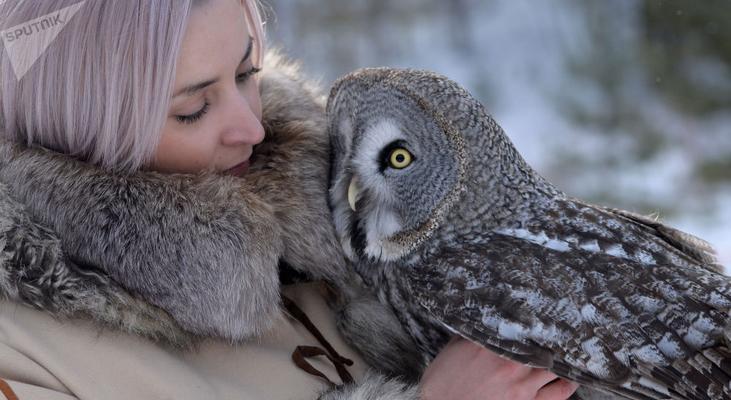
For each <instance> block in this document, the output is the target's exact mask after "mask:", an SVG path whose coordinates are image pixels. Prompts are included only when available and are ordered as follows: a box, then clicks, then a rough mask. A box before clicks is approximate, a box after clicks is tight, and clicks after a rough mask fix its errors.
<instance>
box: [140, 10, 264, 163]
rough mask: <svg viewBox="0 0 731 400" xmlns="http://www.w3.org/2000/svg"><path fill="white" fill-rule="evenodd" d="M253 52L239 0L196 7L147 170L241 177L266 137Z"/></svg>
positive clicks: (189, 23)
mask: <svg viewBox="0 0 731 400" xmlns="http://www.w3.org/2000/svg"><path fill="white" fill-rule="evenodd" d="M251 48H252V41H251V38H250V36H249V33H248V30H247V26H246V19H245V16H244V9H243V6H242V5H241V2H240V0H212V1H208V2H206V3H205V4H203V5H200V6H196V7H194V8H193V10H192V12H191V15H190V20H189V22H188V27H187V31H186V32H185V36H184V39H183V44H182V48H181V51H180V55H179V58H178V64H177V71H176V74H175V85H174V88H173V98H172V100H171V106H170V111H169V114H168V118H167V120H166V122H165V126H164V127H163V132H162V139H161V141H160V145H159V146H158V148H157V150H156V152H155V159H154V161H153V163H152V169H154V170H157V171H163V172H199V171H202V170H213V171H218V172H228V173H234V174H237V175H240V174H242V173H244V172H245V169H246V167H247V165H248V164H247V163H248V160H249V157H250V156H251V151H252V148H253V146H254V145H255V144H257V143H259V142H261V141H262V139H263V138H264V128H263V127H262V125H261V100H260V98H259V90H258V86H257V82H256V79H255V78H254V76H253V75H254V73H256V71H257V70H256V69H254V67H253V64H252V60H251V53H252V51H251ZM242 163H243V164H242ZM233 167H236V168H234V169H233V170H231V169H232V168H233Z"/></svg>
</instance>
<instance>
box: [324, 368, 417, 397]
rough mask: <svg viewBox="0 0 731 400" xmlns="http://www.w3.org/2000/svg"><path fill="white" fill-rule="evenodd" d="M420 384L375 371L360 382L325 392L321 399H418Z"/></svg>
mask: <svg viewBox="0 0 731 400" xmlns="http://www.w3.org/2000/svg"><path fill="white" fill-rule="evenodd" d="M418 399H419V389H418V386H416V385H412V384H406V383H403V382H401V381H399V380H396V379H387V378H385V377H384V376H382V375H378V374H375V373H369V374H367V375H366V376H365V377H364V379H363V380H362V381H361V382H360V383H356V384H351V385H345V386H341V387H338V388H335V389H332V390H330V391H327V392H325V393H323V394H322V395H321V396H320V397H319V400H418Z"/></svg>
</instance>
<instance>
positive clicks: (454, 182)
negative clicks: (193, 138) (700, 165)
mask: <svg viewBox="0 0 731 400" xmlns="http://www.w3.org/2000/svg"><path fill="white" fill-rule="evenodd" d="M328 113H329V118H330V119H329V128H330V134H331V141H332V143H333V160H332V167H331V168H332V171H331V191H330V194H331V205H332V207H333V212H334V216H335V225H336V228H337V230H338V234H339V237H340V242H341V245H342V246H343V248H344V249H345V252H346V254H348V256H349V257H350V258H351V259H352V260H353V261H354V264H355V267H356V269H357V271H358V272H359V273H360V274H361V275H362V276H363V278H364V280H365V281H366V282H368V283H369V284H371V285H373V286H374V287H375V288H377V289H378V290H379V291H380V293H381V300H382V301H385V302H388V303H389V304H391V305H392V307H393V308H394V309H395V310H396V311H397V313H398V314H399V318H400V320H401V323H402V324H403V325H404V326H405V327H406V328H407V330H409V332H410V333H411V334H412V336H413V337H414V339H415V341H416V342H417V343H418V345H419V347H420V348H421V350H422V352H423V354H425V356H426V357H427V358H431V357H433V356H434V355H436V354H437V352H438V351H439V349H440V348H441V346H443V345H444V344H445V343H446V341H447V340H448V338H449V337H450V336H451V335H452V334H457V335H461V336H464V337H466V338H468V339H470V340H473V341H475V342H478V343H480V344H482V345H484V346H485V347H487V348H489V349H491V350H493V351H496V352H498V353H500V354H502V355H504V356H507V357H509V358H511V359H514V360H517V361H520V362H523V363H526V364H530V365H533V366H537V367H544V368H548V369H551V370H552V371H554V372H555V373H556V374H558V375H560V376H563V377H566V378H568V379H572V380H574V381H577V382H579V383H581V384H583V385H586V386H587V387H590V388H594V389H598V390H601V391H604V392H609V393H612V394H614V395H617V396H621V397H625V398H631V399H722V398H731V386H730V381H731V358H730V357H729V355H731V350H729V347H728V344H727V342H726V339H725V335H727V334H728V332H727V331H728V329H727V325H728V321H729V317H728V315H729V310H731V281H729V278H728V277H726V276H724V275H722V274H721V273H720V268H719V265H718V263H717V261H716V260H715V257H714V255H713V249H712V248H711V246H710V245H708V244H707V243H706V242H704V241H702V240H701V239H698V238H695V237H694V236H692V235H689V234H687V233H684V232H681V231H679V230H677V229H674V228H671V227H668V226H666V225H663V224H662V223H660V222H659V221H656V220H654V219H651V218H648V217H644V216H641V215H637V214H633V213H630V212H627V211H623V210H617V209H610V208H605V207H600V206H596V205H592V204H588V203H586V202H583V201H581V200H579V199H575V198H572V197H570V196H567V195H566V194H564V193H563V192H561V191H560V190H558V189H557V188H555V187H554V186H553V185H552V184H551V183H550V182H548V181H547V180H545V179H544V178H542V177H541V176H540V175H538V174H537V173H536V172H535V171H533V170H532V169H531V168H530V167H529V166H528V164H527V163H526V162H525V161H524V160H523V159H522V157H521V156H520V155H519V154H518V152H517V151H516V150H515V148H514V147H513V145H512V144H511V143H510V140H509V139H508V138H507V136H506V135H505V134H504V133H503V132H502V129H501V128H500V127H499V126H498V125H497V123H495V121H494V120H493V119H492V118H491V117H490V116H489V115H488V114H487V112H486V111H485V109H484V107H483V106H482V105H481V104H480V103H479V102H478V101H476V100H475V99H474V98H473V97H472V96H471V95H470V94H469V93H467V92H466V91H465V90H464V89H462V88H461V87H459V85H457V84H456V83H454V82H452V81H450V80H449V79H447V78H445V77H442V76H439V75H437V74H432V73H429V72H423V71H413V70H392V69H367V70H362V71H359V72H356V73H353V74H350V75H348V76H346V77H344V78H342V79H341V80H339V81H338V83H336V85H335V87H334V88H333V90H332V92H331V95H330V99H329V102H328ZM394 146H395V147H397V148H399V149H405V151H406V152H407V153H408V154H409V155H410V158H409V159H408V160H409V163H408V165H406V166H405V167H404V166H403V165H398V166H395V165H394V164H392V163H389V160H388V158H387V157H385V158H384V152H385V153H388V149H391V148H394ZM348 195H350V197H351V198H352V199H354V201H351V202H350V203H349V201H348ZM351 203H352V206H351Z"/></svg>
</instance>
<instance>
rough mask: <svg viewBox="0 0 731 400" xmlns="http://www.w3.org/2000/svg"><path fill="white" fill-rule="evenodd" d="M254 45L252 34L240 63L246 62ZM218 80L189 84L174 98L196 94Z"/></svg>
mask: <svg viewBox="0 0 731 400" xmlns="http://www.w3.org/2000/svg"><path fill="white" fill-rule="evenodd" d="M253 45H254V38H252V37H251V36H249V43H248V44H247V45H246V51H245V52H244V57H243V58H242V59H241V62H240V63H239V65H241V64H243V63H245V62H246V60H248V59H249V57H250V56H251V50H252V48H253V47H254V46H253ZM216 82H218V78H215V79H208V80H205V81H202V82H198V83H194V84H192V85H188V86H186V87H184V88H182V89H180V90H178V91H177V92H176V93H175V94H174V95H173V98H175V97H178V96H190V95H192V94H195V93H197V92H199V91H201V90H203V89H205V88H207V87H208V86H210V85H212V84H214V83H216Z"/></svg>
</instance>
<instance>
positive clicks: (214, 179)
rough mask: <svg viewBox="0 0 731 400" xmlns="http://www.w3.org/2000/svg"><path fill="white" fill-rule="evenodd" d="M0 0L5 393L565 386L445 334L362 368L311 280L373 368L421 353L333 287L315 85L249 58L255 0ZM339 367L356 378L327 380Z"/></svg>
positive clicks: (300, 392) (257, 44) (453, 394)
mask: <svg viewBox="0 0 731 400" xmlns="http://www.w3.org/2000/svg"><path fill="white" fill-rule="evenodd" d="M0 9H1V10H2V14H0V15H1V16H2V21H0V22H1V23H2V29H3V30H4V31H3V35H4V37H3V39H4V42H5V45H6V46H5V49H4V52H3V54H2V59H1V60H0V77H1V79H2V90H1V91H0V93H1V94H0V107H1V109H2V112H1V113H0V134H1V135H2V138H3V139H5V140H7V141H6V142H3V144H2V146H0V182H1V183H0V243H2V244H3V245H2V246H0V249H1V250H2V252H0V294H2V296H3V297H5V298H6V299H7V300H5V301H2V302H0V378H3V379H2V380H0V393H3V394H4V395H5V397H7V398H13V396H16V397H17V398H19V399H21V400H25V399H36V398H48V399H73V398H79V399H114V398H176V399H177V398H181V399H183V398H216V399H218V398H232V399H233V398H236V399H241V398H252V399H259V398H266V399H277V398H301V399H312V398H317V397H318V396H321V398H326V399H356V398H357V399H364V398H367V399H373V400H377V399H416V398H423V399H441V398H450V399H471V398H495V399H500V398H510V399H533V398H538V399H565V398H567V397H568V396H569V395H570V394H571V393H573V391H574V390H575V386H574V385H573V384H570V383H568V382H565V381H561V380H556V381H554V379H555V378H556V377H555V376H554V375H552V374H550V373H547V372H545V371H540V370H532V369H529V368H526V367H522V366H519V365H517V364H514V363H511V362H507V361H504V360H502V359H500V358H497V357H495V356H493V355H491V354H490V353H487V352H486V351H484V350H481V349H479V348H477V347H476V346H474V345H471V344H468V343H466V342H463V341H454V342H453V343H451V344H450V345H449V346H448V347H447V348H446V349H445V350H444V351H443V352H442V353H441V354H440V355H439V357H438V358H437V359H436V360H435V361H434V362H433V363H432V364H431V366H430V367H429V368H428V369H427V370H426V372H425V373H424V375H423V376H422V378H421V382H420V383H418V384H417V383H414V384H408V383H401V382H400V381H399V380H398V379H386V378H384V377H383V376H381V375H379V374H377V373H370V374H367V375H366V374H365V370H366V365H365V363H364V361H363V360H361V359H360V358H359V356H358V355H357V354H356V352H355V350H353V349H350V348H348V347H347V346H346V345H345V343H344V342H343V339H342V338H341V337H340V336H339V335H338V334H337V333H336V332H335V323H336V322H335V316H334V315H333V311H331V310H330V309H329V308H328V307H327V304H326V297H328V300H330V302H331V303H332V304H333V305H334V307H335V308H336V313H337V315H338V318H339V322H338V323H339V324H340V325H341V327H342V329H343V332H344V333H345V335H346V336H348V337H349V338H351V339H352V341H353V342H354V343H355V344H356V345H357V346H356V347H357V348H358V350H360V353H361V354H362V355H363V357H364V358H366V359H367V360H368V361H369V362H370V363H371V364H372V367H374V368H376V369H379V370H381V371H382V372H383V373H386V374H388V375H389V376H394V375H397V376H401V377H408V376H411V375H413V374H414V373H417V375H418V372H419V369H420V361H418V359H416V358H415V355H413V354H410V353H409V352H408V351H407V350H406V349H408V348H410V347H411V346H410V344H409V343H408V342H407V341H408V339H407V338H405V336H403V332H401V331H400V330H399V328H398V324H397V323H396V322H395V320H394V319H393V317H392V316H391V315H390V314H388V313H387V312H386V311H385V310H384V309H381V308H380V306H378V304H377V302H375V301H374V300H373V299H370V298H368V297H364V296H362V295H360V294H359V293H360V291H359V288H358V287H357V286H353V285H347V284H348V282H349V281H350V280H351V278H350V277H349V275H348V274H347V272H346V271H345V270H344V269H343V268H342V267H343V265H344V261H343V259H342V256H341V254H340V252H339V249H338V245H337V241H336V240H335V236H334V234H333V232H332V227H331V226H330V223H329V216H328V211H327V205H326V200H325V193H326V190H327V188H326V184H327V182H325V179H324V178H323V177H324V176H326V171H327V159H328V157H327V155H328V153H327V152H328V146H327V140H326V136H325V133H324V130H323V126H324V120H323V119H324V116H323V104H322V97H321V95H320V94H319V92H318V90H317V88H316V87H315V86H313V85H312V84H310V83H308V82H306V81H304V80H302V79H301V78H300V77H299V76H298V73H297V71H296V69H295V68H294V67H292V66H291V65H288V64H286V63H284V62H282V61H281V60H279V59H278V57H277V56H276V55H272V56H271V57H269V58H268V60H267V62H264V61H263V55H264V46H263V40H264V37H263V34H262V32H261V22H260V21H259V18H258V13H257V12H256V8H255V4H254V3H253V1H246V0H244V1H241V0H177V1H173V0H158V1H154V2H143V1H127V0H125V1H121V0H120V1H111V0H86V1H82V2H77V1H76V0H73V1H72V0H63V1H61V0H57V1H54V2H48V1H46V0H25V1H20V0H6V1H5V2H4V3H2V4H0ZM43 21H51V22H47V23H45V24H44V23H43ZM59 24H60V26H59ZM52 28H55V30H52ZM55 34H57V36H56V35H55ZM10 42H13V43H12V44H9V43H10ZM23 66H25V67H23ZM260 70H261V71H262V72H261V74H258V72H259V71H260ZM265 131H266V136H267V138H266V140H264V132H265ZM263 140H264V141H263ZM13 143H15V144H13ZM23 145H29V146H30V148H25V147H24V146H23ZM41 147H43V148H46V149H50V150H52V151H50V150H45V149H42V148H41ZM280 262H281V263H280ZM278 265H282V266H284V268H283V269H282V272H281V279H282V280H283V281H293V280H295V278H293V277H297V276H301V275H302V274H305V275H306V276H307V277H308V279H309V280H322V279H326V280H328V281H330V282H331V284H332V285H333V286H334V287H336V288H337V289H336V290H334V291H333V290H326V289H327V288H326V287H324V286H323V285H321V284H318V283H316V282H308V283H300V284H296V285H288V286H286V287H284V288H282V289H281V291H280V286H279V285H280V269H279V268H278ZM322 292H324V293H330V294H329V295H322V294H321V293H322ZM282 294H283V295H284V297H283V299H284V300H280V295H282ZM282 304H283V305H284V306H285V307H286V309H287V315H289V316H288V317H285V316H283V312H282V311H281V308H282V307H281V305H282ZM301 310H303V311H301ZM310 318H311V321H310ZM364 338H365V339H364ZM330 342H331V343H330ZM303 346H304V347H303ZM340 353H342V354H343V355H344V356H345V357H347V358H348V359H353V360H354V361H355V364H354V365H352V366H350V367H347V365H348V364H350V362H349V361H348V360H347V359H346V358H345V357H343V356H341V355H340ZM394 353H395V354H396V356H395V357H394ZM315 356H319V357H315ZM292 360H294V362H293V361H292ZM464 371H467V373H465V372H464ZM275 374H276V375H275ZM350 374H353V375H355V377H356V382H358V383H350V384H347V385H337V386H334V385H331V383H330V382H334V383H340V382H345V383H347V382H349V381H350V378H351V376H350ZM0 398H2V397H0Z"/></svg>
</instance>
